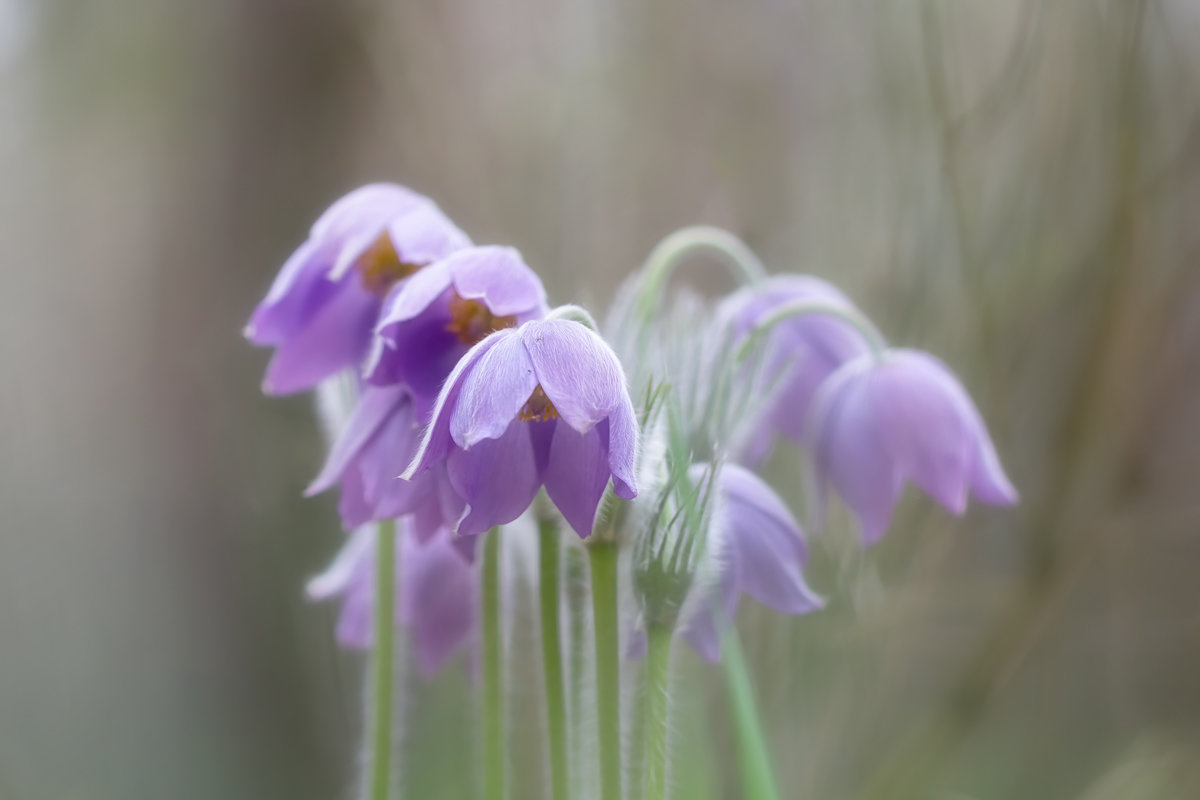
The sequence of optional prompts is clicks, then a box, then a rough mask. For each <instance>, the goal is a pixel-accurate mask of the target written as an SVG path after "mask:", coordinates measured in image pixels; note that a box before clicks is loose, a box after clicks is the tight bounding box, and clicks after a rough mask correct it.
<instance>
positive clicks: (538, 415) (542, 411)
mask: <svg viewBox="0 0 1200 800" xmlns="http://www.w3.org/2000/svg"><path fill="white" fill-rule="evenodd" d="M517 418H518V419H520V420H521V422H547V421H549V420H552V419H558V409H557V408H555V407H554V403H551V402H550V398H549V397H546V393H545V392H544V391H542V387H541V385H540V384H539V385H538V387H537V388H536V389H534V390H533V394H531V395H529V399H528V400H526V401H525V407H524V408H522V409H521V413H520V415H519V416H518V417H517Z"/></svg>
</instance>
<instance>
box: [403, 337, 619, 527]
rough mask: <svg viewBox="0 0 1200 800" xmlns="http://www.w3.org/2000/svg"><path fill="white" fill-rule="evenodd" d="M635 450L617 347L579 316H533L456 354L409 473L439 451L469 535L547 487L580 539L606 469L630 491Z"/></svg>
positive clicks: (512, 515)
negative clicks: (579, 320) (460, 500)
mask: <svg viewBox="0 0 1200 800" xmlns="http://www.w3.org/2000/svg"><path fill="white" fill-rule="evenodd" d="M636 450H637V422H636V420H635V418H634V413H633V405H632V403H631V402H630V399H629V390H628V389H627V388H626V386H625V374H624V372H623V371H622V369H621V364H620V362H619V361H618V360H617V357H616V354H614V353H613V351H612V349H611V348H609V346H608V345H607V344H605V342H604V340H603V339H601V338H600V337H599V336H598V335H596V334H595V333H594V332H592V331H591V330H590V329H588V328H587V327H585V326H584V325H581V324H579V323H577V322H572V321H569V320H565V319H546V320H535V321H532V322H526V323H525V324H524V325H522V326H521V327H519V328H506V329H504V330H501V331H498V332H496V333H493V334H492V335H491V336H489V337H488V338H486V339H484V340H483V341H482V342H480V343H479V344H477V345H476V346H475V347H473V348H472V349H471V351H470V352H468V353H467V355H466V356H464V357H463V359H462V360H461V361H459V363H458V365H457V366H456V367H455V368H454V371H453V372H452V373H451V374H450V377H449V378H448V379H447V380H446V384H445V386H443V387H442V391H441V394H440V395H439V396H438V399H437V405H436V407H435V408H434V412H433V418H432V420H431V422H430V424H429V428H428V430H427V431H426V433H425V438H424V440H423V441H422V443H421V449H420V452H419V453H418V454H417V457H416V458H415V459H414V461H413V463H412V465H411V466H410V467H409V468H408V470H407V472H406V473H405V474H404V477H406V478H415V477H417V476H419V475H420V474H421V473H422V472H423V471H425V470H428V469H431V468H433V467H434V466H435V465H437V464H438V463H439V462H442V461H443V460H444V462H445V466H446V471H447V473H448V474H449V478H450V482H451V484H452V485H453V487H454V489H455V491H456V492H457V493H458V494H459V495H460V496H461V497H462V498H463V499H464V500H465V501H466V502H467V513H466V514H465V515H464V516H463V518H462V519H461V520H459V522H458V526H457V530H458V532H459V533H468V534H474V533H482V532H483V531H485V530H487V529H488V528H491V527H492V526H494V525H502V524H505V523H508V522H511V521H512V520H514V519H516V518H517V517H518V516H520V515H521V513H522V512H523V511H524V510H525V509H526V508H528V507H529V504H530V503H531V502H532V501H533V498H534V496H535V495H536V494H537V492H538V489H539V488H540V487H542V486H543V485H544V486H545V487H546V493H547V494H548V495H549V496H550V499H551V500H552V501H553V502H554V504H555V505H556V506H558V509H559V510H560V511H561V512H562V513H563V516H564V517H566V519H567V522H568V523H570V525H571V527H572V528H574V529H575V532H576V533H578V534H579V535H580V536H581V537H586V536H588V535H590V534H591V532H592V528H593V525H594V523H595V517H596V508H597V506H598V505H599V503H600V497H601V495H602V494H603V493H604V489H605V487H606V486H607V485H608V481H609V478H610V477H611V478H612V481H613V488H614V490H615V491H616V493H617V495H619V496H620V497H623V498H626V499H631V498H633V497H634V496H636V494H637V490H636V488H635V487H634V477H633V470H634V459H635V455H636Z"/></svg>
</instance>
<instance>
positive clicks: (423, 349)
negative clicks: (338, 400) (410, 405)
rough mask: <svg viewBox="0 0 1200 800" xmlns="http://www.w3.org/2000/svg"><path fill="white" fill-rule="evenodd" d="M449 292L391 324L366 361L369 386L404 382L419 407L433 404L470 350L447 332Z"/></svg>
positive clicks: (379, 337)
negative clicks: (422, 309)
mask: <svg viewBox="0 0 1200 800" xmlns="http://www.w3.org/2000/svg"><path fill="white" fill-rule="evenodd" d="M449 296H450V292H449V290H447V291H445V292H443V293H442V298H440V299H438V300H435V301H434V302H433V303H432V304H431V305H430V306H429V307H427V308H426V309H425V310H424V311H423V312H422V313H421V314H419V315H418V316H416V317H415V318H412V319H409V320H405V321H403V322H396V323H392V324H390V325H389V326H388V328H387V331H386V333H385V334H384V335H383V336H377V337H376V341H382V342H384V343H383V344H382V345H381V346H378V347H377V349H376V352H375V353H373V357H372V358H371V359H368V362H367V368H366V371H365V373H364V377H365V378H366V380H367V381H368V382H369V383H374V384H381V385H386V384H389V383H404V384H406V385H407V386H408V387H409V389H411V390H412V393H413V396H414V398H415V399H416V400H417V401H418V405H422V406H424V407H426V408H428V407H429V406H431V405H432V403H433V401H434V399H435V398H436V397H437V394H438V391H439V390H440V389H441V388H442V382H443V381H445V380H446V376H447V375H449V374H450V372H451V370H453V369H454V365H455V364H457V363H458V362H459V360H461V358H462V357H463V356H464V355H465V354H466V352H467V350H468V349H469V348H468V347H467V346H466V345H464V344H463V343H462V342H460V341H459V340H458V337H457V336H455V335H454V334H453V333H451V332H450V331H449V330H447V325H448V324H449V322H450V311H449V306H448V303H449Z"/></svg>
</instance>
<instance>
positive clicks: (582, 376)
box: [518, 319, 633, 433]
mask: <svg viewBox="0 0 1200 800" xmlns="http://www.w3.org/2000/svg"><path fill="white" fill-rule="evenodd" d="M518 330H519V331H520V334H521V339H522V341H524V343H525V348H526V350H528V351H529V358H530V360H531V361H532V363H533V370H534V372H535V374H536V375H537V382H538V383H539V384H541V387H542V390H543V391H544V392H545V393H546V396H547V397H548V398H549V399H550V402H551V403H553V404H554V407H555V408H556V409H557V410H558V413H559V415H560V416H561V417H562V418H563V420H564V421H566V423H567V424H568V425H570V426H571V427H572V428H574V429H575V430H577V431H579V432H580V433H585V432H587V431H589V430H591V428H592V426H593V425H595V424H596V423H597V422H599V421H600V420H602V419H605V418H606V417H608V416H610V415H611V414H612V413H613V412H614V411H615V410H616V409H617V408H619V407H621V406H622V405H627V406H629V407H630V408H631V409H632V407H633V404H632V402H631V401H630V399H629V390H628V389H627V388H626V386H625V373H624V371H623V370H622V369H621V362H620V361H618V360H617V355H616V353H614V352H613V351H612V348H611V347H609V346H608V344H607V343H605V341H604V340H603V339H601V338H600V337H599V336H598V335H597V334H596V333H595V332H593V331H592V330H590V329H589V328H587V327H586V326H584V325H581V324H580V323H578V322H572V321H569V320H565V319H547V320H538V321H534V322H529V323H526V324H525V325H522V326H521V327H520V328H519V329H518Z"/></svg>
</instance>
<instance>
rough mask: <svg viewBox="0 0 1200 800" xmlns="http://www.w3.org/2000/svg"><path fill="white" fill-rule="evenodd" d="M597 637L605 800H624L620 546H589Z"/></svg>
mask: <svg viewBox="0 0 1200 800" xmlns="http://www.w3.org/2000/svg"><path fill="white" fill-rule="evenodd" d="M587 551H588V561H589V563H590V565H591V573H592V623H593V627H594V629H595V637H596V722H597V726H598V727H597V732H598V734H599V742H598V747H599V751H600V797H601V800H621V682H620V666H621V664H620V659H619V656H618V647H617V545H616V543H615V542H596V543H594V544H591V545H589V547H588V549H587Z"/></svg>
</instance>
